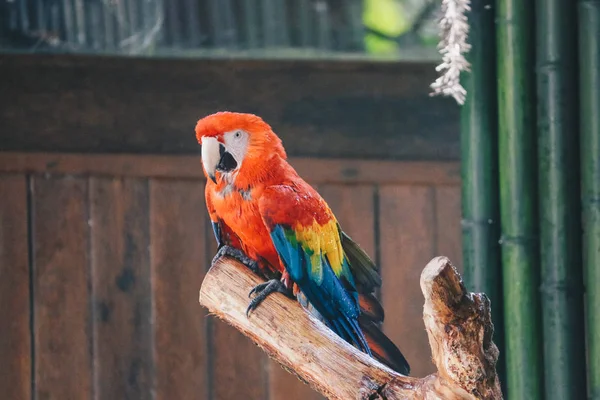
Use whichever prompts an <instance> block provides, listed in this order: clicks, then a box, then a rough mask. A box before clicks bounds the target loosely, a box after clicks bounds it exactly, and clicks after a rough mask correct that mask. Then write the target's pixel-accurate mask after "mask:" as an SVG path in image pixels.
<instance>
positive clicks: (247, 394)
mask: <svg viewBox="0 0 600 400" xmlns="http://www.w3.org/2000/svg"><path fill="white" fill-rule="evenodd" d="M206 220H207V224H206V232H207V236H206V239H207V241H208V246H207V247H208V254H207V255H208V257H207V266H208V265H209V263H210V260H212V258H213V256H214V255H215V254H216V252H217V245H216V241H215V239H214V236H213V233H212V227H211V226H210V219H209V218H207V219H206ZM250 318H252V316H250ZM209 335H210V345H211V349H212V360H211V361H212V364H211V366H210V371H211V374H212V376H211V378H212V379H211V382H210V384H211V385H212V387H211V394H210V398H211V399H214V400H229V399H266V398H267V396H268V378H269V377H268V362H269V360H268V357H267V356H266V354H265V353H264V352H263V351H262V350H260V349H259V348H258V347H257V346H255V345H254V344H253V343H252V341H250V339H248V338H247V337H245V336H244V335H242V334H241V333H239V332H238V331H237V330H236V329H235V328H232V327H231V326H229V325H227V324H226V323H225V322H223V321H221V320H217V319H216V318H214V317H211V318H210V326H209Z"/></svg>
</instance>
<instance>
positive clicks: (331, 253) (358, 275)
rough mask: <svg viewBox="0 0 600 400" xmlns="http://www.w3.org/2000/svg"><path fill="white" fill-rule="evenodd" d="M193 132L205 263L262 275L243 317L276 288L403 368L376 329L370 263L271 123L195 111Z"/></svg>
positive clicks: (378, 318)
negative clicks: (208, 246) (206, 239)
mask: <svg viewBox="0 0 600 400" xmlns="http://www.w3.org/2000/svg"><path fill="white" fill-rule="evenodd" d="M195 133H196V139H197V141H198V143H199V145H200V147H201V151H200V153H201V161H202V169H203V172H204V175H205V177H206V186H205V203H206V207H207V210H208V215H209V218H210V221H211V224H212V230H213V233H214V236H215V239H216V242H217V247H218V250H217V253H216V255H215V257H214V259H213V263H214V262H215V261H216V260H217V259H218V258H220V257H223V256H229V257H233V258H235V259H237V260H238V261H240V262H241V263H242V264H243V265H245V266H246V267H247V268H249V269H250V270H252V271H253V272H254V273H256V274H258V275H260V276H262V277H264V278H265V282H263V283H261V284H258V285H257V286H256V287H254V288H252V290H251V291H250V293H249V294H248V296H249V297H250V298H251V300H250V302H249V304H248V308H247V310H246V315H247V316H249V315H250V314H249V313H250V312H251V311H253V310H255V309H256V308H257V307H258V306H259V304H260V303H261V302H262V301H264V300H265V299H266V298H267V297H268V296H269V295H271V294H273V293H282V294H284V295H286V296H289V297H291V298H295V299H296V300H297V301H298V302H299V303H300V304H301V305H302V306H303V307H304V308H305V309H306V310H307V311H308V312H309V313H310V314H311V315H313V316H314V317H316V318H317V319H319V320H320V321H322V322H323V323H324V324H325V325H326V326H327V327H328V328H329V329H331V330H332V331H333V332H334V333H335V334H337V335H338V336H339V337H341V338H342V339H343V340H344V341H346V342H347V343H349V344H350V345H352V346H354V347H355V348H357V349H358V350H359V351H362V352H363V353H366V354H367V355H369V356H370V357H373V358H375V359H376V360H378V361H380V362H381V363H383V364H385V365H387V366H388V367H389V368H391V369H393V370H395V371H397V372H399V373H401V374H404V375H409V373H410V366H409V364H408V362H407V360H406V359H405V357H404V355H403V354H402V353H401V352H400V350H399V349H398V348H397V347H396V345H395V344H394V343H393V342H392V341H391V340H390V339H389V338H388V337H387V336H386V335H385V334H384V333H383V332H382V330H381V328H380V326H381V323H382V322H383V320H384V310H383V307H382V305H381V304H380V302H379V301H378V300H377V298H376V297H375V294H374V292H375V290H376V289H377V288H378V287H380V286H381V283H382V281H381V276H380V274H379V271H378V268H377V266H376V265H375V263H374V262H373V261H372V259H371V258H370V257H369V256H368V255H367V254H366V252H365V251H364V250H363V249H362V248H361V247H360V246H359V245H358V244H357V243H356V242H354V241H353V240H352V239H351V237H350V236H349V235H347V234H346V233H345V232H344V231H343V230H342V228H341V226H340V224H339V222H338V221H337V219H336V218H335V216H334V214H333V212H332V211H331V209H330V208H329V206H328V205H327V203H326V202H325V200H324V199H323V198H322V197H321V196H320V195H319V193H318V192H317V191H316V190H315V189H314V188H313V187H312V186H310V185H309V184H308V183H307V182H306V181H304V180H303V179H302V178H301V177H300V176H299V175H298V173H297V172H296V170H295V169H294V168H293V167H292V166H291V164H290V163H289V162H288V161H287V155H286V151H285V149H284V147H283V143H282V141H281V139H280V138H279V136H277V135H276V134H275V132H274V131H273V129H272V128H271V126H270V125H269V124H267V123H266V122H265V121H264V120H263V119H262V118H261V117H259V116H257V115H254V114H249V113H239V112H231V111H220V112H216V113H214V114H211V115H208V116H205V117H203V118H201V119H200V120H199V121H198V122H197V124H196V128H195ZM252 296H254V297H252Z"/></svg>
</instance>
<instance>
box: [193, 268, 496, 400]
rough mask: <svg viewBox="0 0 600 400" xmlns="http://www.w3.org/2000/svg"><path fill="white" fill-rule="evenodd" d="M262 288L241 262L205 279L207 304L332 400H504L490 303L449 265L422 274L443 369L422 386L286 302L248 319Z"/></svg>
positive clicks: (266, 305)
mask: <svg viewBox="0 0 600 400" xmlns="http://www.w3.org/2000/svg"><path fill="white" fill-rule="evenodd" d="M261 282H262V281H261V279H260V278H259V277H257V276H256V275H254V274H253V273H252V272H251V271H250V270H248V269H247V268H246V267H244V266H243V265H241V264H239V263H238V262H237V261H234V260H232V259H229V258H221V259H219V260H218V261H217V262H216V263H215V264H214V265H213V266H212V268H211V269H210V271H209V272H208V274H207V275H206V277H205V279H204V282H203V284H202V288H201V290H200V303H201V304H202V305H203V306H205V307H207V308H208V309H209V311H210V312H211V313H213V314H215V315H216V316H218V317H219V318H221V319H223V320H225V321H226V322H228V323H229V324H231V325H233V326H234V327H235V328H237V329H238V330H240V331H241V332H242V333H243V334H244V335H246V336H248V337H249V338H250V339H252V340H253V341H254V342H255V343H256V344H257V345H258V346H260V347H261V348H262V349H263V350H264V351H266V352H267V353H268V354H269V356H270V357H271V358H273V359H275V360H276V361H277V362H279V363H280V364H282V365H283V366H284V367H285V368H286V369H287V370H288V371H290V372H292V373H294V374H295V375H296V376H298V377H299V378H300V379H301V380H303V381H304V382H306V383H308V384H309V385H310V386H311V387H312V388H313V389H315V390H317V391H319V392H320V393H322V394H323V395H325V396H326V397H328V398H329V399H340V400H341V399H343V400H346V399H387V400H393V399H450V400H451V399H501V398H502V393H501V391H500V385H499V382H498V378H497V376H496V370H495V366H496V360H497V358H498V349H497V347H496V345H495V344H494V343H493V342H492V334H493V325H492V323H491V318H490V303H489V300H488V299H487V297H486V296H485V295H484V294H472V293H467V291H466V290H465V287H464V286H463V284H462V281H461V278H460V276H459V274H458V272H457V271H456V269H455V268H454V267H453V266H452V264H451V263H450V261H449V260H448V259H447V258H445V257H437V258H434V259H433V260H431V261H430V262H429V264H428V265H427V266H426V267H425V269H424V270H423V273H422V274H421V289H422V291H423V295H424V296H425V306H424V309H423V317H424V320H425V327H426V329H427V333H428V335H429V344H430V346H431V349H432V353H433V361H434V363H435V365H436V366H437V369H438V372H437V373H435V374H432V375H429V376H427V377H425V378H421V379H418V378H412V377H406V376H403V375H400V374H397V373H395V372H394V371H392V370H390V369H389V368H387V367H386V366H384V365H382V364H381V363H379V362H377V361H376V360H374V359H372V358H370V357H369V356H367V355H366V354H364V353H362V352H359V351H358V350H356V349H355V348H354V347H352V346H350V345H349V344H347V343H346V342H345V341H343V340H342V339H340V338H339V337H338V336H337V335H335V334H334V333H333V332H331V331H330V330H329V329H328V328H327V327H326V326H325V325H323V324H322V323H321V322H320V321H317V320H316V319H315V318H313V317H312V316H311V315H309V314H308V313H307V312H306V311H305V310H304V309H302V307H301V306H300V305H299V304H298V303H296V302H295V301H293V300H291V299H289V298H286V297H285V296H283V295H281V294H274V295H272V296H270V297H269V298H267V299H266V300H265V301H264V302H263V303H262V304H261V305H260V306H259V307H258V309H256V310H255V311H254V312H253V313H252V314H250V317H249V318H248V317H246V314H245V310H246V307H247V305H248V301H249V299H248V292H249V291H250V289H251V288H252V287H254V286H255V285H257V284H258V283H261ZM401 345H403V346H407V345H409V344H407V343H403V344H401ZM240 362H244V361H243V360H240Z"/></svg>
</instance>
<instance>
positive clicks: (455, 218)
mask: <svg viewBox="0 0 600 400" xmlns="http://www.w3.org/2000/svg"><path fill="white" fill-rule="evenodd" d="M460 190H461V189H460V186H438V187H436V188H435V215H436V229H435V231H436V251H435V253H436V254H435V255H436V256H446V257H448V258H449V259H450V261H452V264H454V266H455V267H456V268H457V269H458V271H459V272H460V273H462V271H463V265H462V228H461V222H460V221H461V203H460Z"/></svg>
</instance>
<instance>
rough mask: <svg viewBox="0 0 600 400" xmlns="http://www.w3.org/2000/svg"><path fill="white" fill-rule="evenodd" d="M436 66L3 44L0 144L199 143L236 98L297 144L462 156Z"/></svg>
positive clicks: (324, 153) (164, 147)
mask: <svg viewBox="0 0 600 400" xmlns="http://www.w3.org/2000/svg"><path fill="white" fill-rule="evenodd" d="M436 75H437V73H436V71H435V64H434V63H417V62H410V63H408V62H403V63H401V62H373V61H350V60H336V61H317V60H272V59H271V60H232V59H229V60H218V59H158V58H133V57H108V56H101V57H98V56H87V55H85V56H84V55H77V56H69V55H41V54H36V55H17V54H11V55H2V56H0V76H2V83H1V85H2V86H1V88H0V126H2V130H0V148H1V149H2V150H14V151H61V152H83V153H97V152H102V153H147V154H148V153H151V154H197V153H198V148H197V144H196V141H195V138H194V135H193V130H194V125H195V123H196V121H197V120H198V119H199V118H201V117H203V116H205V115H208V114H210V113H213V112H215V111H220V110H225V109H229V110H236V111H243V112H253V113H257V114H259V115H261V116H262V117H263V118H264V119H265V120H266V121H267V122H268V123H270V124H271V125H272V126H273V129H274V130H275V132H277V133H278V134H280V135H281V137H282V139H283V142H284V144H285V146H286V148H287V150H288V153H289V154H290V155H291V156H305V157H343V158H347V157H364V158H371V159H384V158H385V159H413V160H425V159H426V160H458V158H459V147H460V146H459V109H458V107H456V105H455V104H454V102H453V100H452V99H447V98H440V97H436V98H432V97H430V96H429V92H430V89H429V85H430V84H431V82H433V81H434V80H435V78H436ZM58 89H60V90H58ZM165 132H168V134H165ZM332 143H335V145H332Z"/></svg>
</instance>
